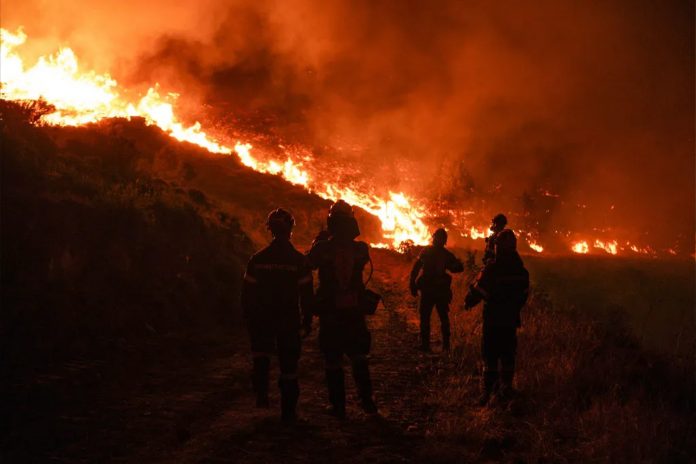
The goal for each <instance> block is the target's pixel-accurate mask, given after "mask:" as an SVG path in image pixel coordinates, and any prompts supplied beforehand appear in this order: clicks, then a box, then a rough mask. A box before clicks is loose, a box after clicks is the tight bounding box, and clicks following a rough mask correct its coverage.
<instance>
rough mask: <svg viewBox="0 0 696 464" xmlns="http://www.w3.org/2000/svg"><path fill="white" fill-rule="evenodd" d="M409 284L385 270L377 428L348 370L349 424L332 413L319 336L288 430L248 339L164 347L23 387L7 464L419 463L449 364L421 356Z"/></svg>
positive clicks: (376, 340) (304, 367) (310, 348)
mask: <svg viewBox="0 0 696 464" xmlns="http://www.w3.org/2000/svg"><path fill="white" fill-rule="evenodd" d="M387 270H388V267H387ZM402 279H403V275H402V274H398V273H397V275H396V276H394V275H392V274H389V273H388V272H387V271H379V270H378V271H377V273H376V276H375V287H378V288H379V290H380V291H381V292H382V293H383V295H384V296H385V300H386V308H381V307H380V309H379V311H378V314H377V315H375V316H374V317H372V318H371V320H370V326H371V328H372V334H373V350H372V357H371V366H372V375H373V381H374V386H375V396H376V401H377V403H378V405H379V408H380V415H379V416H377V417H369V416H366V415H364V414H363V413H362V412H361V411H360V410H359V409H358V408H357V404H356V403H357V401H356V397H355V388H354V385H353V382H352V378H351V377H350V369H349V368H348V366H346V367H347V369H346V373H347V382H346V384H347V392H348V416H349V417H348V419H347V420H345V421H339V420H337V419H335V418H334V417H331V416H329V415H327V414H326V413H325V407H326V404H327V393H326V388H325V385H324V369H323V361H322V357H321V355H320V353H319V350H318V346H317V345H318V343H317V339H316V331H315V333H314V334H313V335H312V336H311V337H309V338H308V339H307V340H306V341H305V344H304V347H303V357H302V359H301V364H300V382H301V390H302V392H301V397H300V404H299V414H300V417H301V420H300V422H299V424H297V426H295V427H284V426H282V425H281V424H280V421H279V410H278V409H279V408H278V404H279V396H278V391H277V389H275V388H272V389H271V403H272V407H271V409H269V410H258V409H256V408H254V407H253V394H252V392H251V389H250V386H249V383H250V382H249V378H248V372H249V353H248V348H247V345H246V339H245V337H244V336H237V337H235V338H230V339H227V340H225V343H224V344H220V343H217V344H216V343H215V342H214V341H209V342H208V344H206V345H205V346H204V347H203V348H201V346H200V345H196V344H195V342H193V341H192V342H191V345H190V346H189V348H188V349H187V347H186V346H185V345H184V346H181V344H177V345H176V346H177V347H176V348H165V347H163V346H157V347H155V349H153V350H152V352H151V354H150V356H149V357H147V356H146V357H143V358H142V359H141V360H140V363H139V364H136V365H128V366H125V365H124V366H121V369H120V370H119V369H118V368H116V366H114V362H112V361H108V360H101V361H89V362H87V361H84V360H83V361H79V360H77V361H72V362H70V363H67V364H62V365H59V366H56V367H55V368H54V369H53V370H52V372H44V373H40V374H36V375H34V376H33V382H32V383H31V385H28V384H26V385H14V386H13V387H14V388H11V389H10V391H11V392H14V393H15V394H14V399H13V400H14V401H15V403H13V406H12V407H11V408H10V410H11V413H12V414H11V421H10V422H11V423H10V430H9V431H8V433H7V434H5V437H6V438H5V440H4V441H3V449H4V452H5V453H6V457H8V458H14V459H10V460H8V462H10V461H13V460H15V459H16V460H25V459H30V460H37V459H38V460H44V459H52V460H55V461H59V462H108V461H112V462H163V463H164V462H167V463H169V462H238V463H244V462H255V463H256V462H333V463H339V462H412V461H414V460H417V459H418V458H417V456H418V449H419V448H420V447H421V445H422V444H423V440H424V430H425V429H426V424H427V423H428V421H429V420H430V417H431V415H432V411H430V408H429V406H428V404H426V403H425V398H426V397H427V395H426V394H425V392H424V391H423V385H424V383H425V382H424V381H425V380H426V378H427V377H428V376H430V375H432V374H433V373H434V372H436V371H437V370H438V369H440V368H441V367H443V364H444V363H446V362H447V359H446V358H445V357H440V356H439V355H430V356H423V355H420V354H419V353H418V352H417V351H416V350H415V347H416V345H417V326H416V325H415V324H414V321H415V318H414V315H415V309H414V305H415V302H414V301H413V299H411V298H410V297H408V298H406V296H405V295H404V292H403V288H404V286H403V282H402ZM137 356H138V355H137V354H135V353H134V359H137ZM276 374H277V370H275V366H274V371H273V374H272V375H273V376H275V375H276ZM17 392H22V395H24V398H22V397H19V396H18V393H17Z"/></svg>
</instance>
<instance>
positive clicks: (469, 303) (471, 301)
mask: <svg viewBox="0 0 696 464" xmlns="http://www.w3.org/2000/svg"><path fill="white" fill-rule="evenodd" d="M477 304H478V301H476V297H475V296H474V295H473V294H472V293H467V295H466V297H465V298H464V311H469V310H470V309H471V308H473V307H474V306H476V305H477Z"/></svg>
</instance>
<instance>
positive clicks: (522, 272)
mask: <svg viewBox="0 0 696 464" xmlns="http://www.w3.org/2000/svg"><path fill="white" fill-rule="evenodd" d="M528 294H529V273H528V272H527V269H525V267H524V264H523V263H522V259H521V258H520V255H519V254H518V253H517V252H516V251H513V252H510V253H504V254H502V253H498V256H497V257H496V258H495V260H493V261H491V262H489V263H488V264H486V266H485V267H484V268H483V270H482V271H481V273H480V274H479V276H478V278H477V279H476V282H475V284H474V285H472V286H471V288H470V289H469V293H468V294H467V295H466V306H467V307H473V306H475V305H477V304H478V303H479V302H480V301H481V300H483V301H484V306H483V324H484V327H485V326H492V327H520V325H521V320H520V311H521V309H522V307H523V306H524V304H525V303H526V302H527V297H528Z"/></svg>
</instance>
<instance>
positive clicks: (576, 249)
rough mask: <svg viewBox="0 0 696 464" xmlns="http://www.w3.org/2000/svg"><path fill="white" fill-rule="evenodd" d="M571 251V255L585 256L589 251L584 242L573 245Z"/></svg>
mask: <svg viewBox="0 0 696 464" xmlns="http://www.w3.org/2000/svg"><path fill="white" fill-rule="evenodd" d="M571 250H573V253H580V254H586V253H587V252H589V251H590V246H589V245H588V244H587V242H586V241H584V240H583V241H581V242H575V243H573V246H572V247H571Z"/></svg>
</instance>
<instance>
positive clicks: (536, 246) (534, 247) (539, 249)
mask: <svg viewBox="0 0 696 464" xmlns="http://www.w3.org/2000/svg"><path fill="white" fill-rule="evenodd" d="M529 248H531V249H532V250H534V251H536V252H537V253H541V252H542V251H544V247H543V246H541V245H539V244H538V243H535V242H529Z"/></svg>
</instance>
